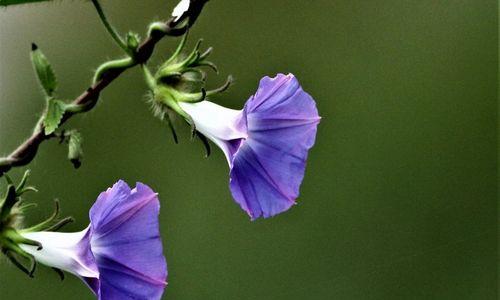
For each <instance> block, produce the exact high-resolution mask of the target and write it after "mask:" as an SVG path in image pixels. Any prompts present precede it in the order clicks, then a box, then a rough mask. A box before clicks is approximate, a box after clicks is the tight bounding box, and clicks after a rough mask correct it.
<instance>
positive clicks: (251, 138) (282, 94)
mask: <svg viewBox="0 0 500 300" xmlns="http://www.w3.org/2000/svg"><path fill="white" fill-rule="evenodd" d="M179 105H180V107H181V108H182V109H183V110H184V111H185V112H186V113H187V114H189V115H190V117H191V118H192V120H193V121H194V123H195V126H196V130H198V131H199V132H201V133H202V134H203V135H205V136H206V137H207V138H208V139H210V140H212V141H213V142H214V143H215V144H216V145H217V146H219V147H220V148H221V150H222V151H223V152H224V154H225V156H226V159H227V161H228V164H229V168H230V175H229V177H230V179H229V186H230V189H231V193H232V195H233V197H234V199H235V201H236V202H237V203H238V204H239V205H240V206H241V208H242V209H243V210H245V211H246V212H247V213H248V215H249V216H250V217H251V219H252V220H254V219H256V218H259V217H264V218H267V217H271V216H274V215H276V214H279V213H281V212H284V211H286V210H288V209H289V208H290V207H291V206H292V205H293V204H295V201H296V199H297V197H298V196H299V187H300V185H301V183H302V179H303V177H304V171H305V167H306V160H307V154H308V151H309V149H310V148H311V147H312V146H313V145H314V141H315V138H316V127H317V125H318V123H319V121H320V117H319V116H318V111H317V109H316V103H315V102H314V100H313V99H312V98H311V96H310V95H309V94H307V93H306V92H304V91H303V90H302V88H301V86H300V85H299V82H298V81H297V79H296V78H295V76H293V75H292V74H289V75H283V74H278V75H277V76H276V77H274V78H269V77H264V78H263V79H262V80H261V81H260V84H259V88H258V90H257V92H256V94H255V95H253V96H252V97H250V99H249V100H248V101H247V103H246V104H245V107H244V108H243V109H242V110H233V109H228V108H225V107H222V106H220V105H217V104H215V103H212V102H209V101H202V102H198V103H188V102H179Z"/></svg>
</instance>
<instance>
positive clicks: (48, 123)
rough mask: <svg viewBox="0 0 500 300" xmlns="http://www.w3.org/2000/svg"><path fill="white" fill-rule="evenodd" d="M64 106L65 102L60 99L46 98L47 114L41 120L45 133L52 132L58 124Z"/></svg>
mask: <svg viewBox="0 0 500 300" xmlns="http://www.w3.org/2000/svg"><path fill="white" fill-rule="evenodd" d="M65 108H66V103H64V102H62V101H61V100H56V99H48V102H47V114H46V115H45V119H44V120H43V125H44V126H45V135H49V134H52V133H53V132H54V131H55V130H56V129H57V127H59V124H60V123H61V119H62V117H63V115H64V111H65Z"/></svg>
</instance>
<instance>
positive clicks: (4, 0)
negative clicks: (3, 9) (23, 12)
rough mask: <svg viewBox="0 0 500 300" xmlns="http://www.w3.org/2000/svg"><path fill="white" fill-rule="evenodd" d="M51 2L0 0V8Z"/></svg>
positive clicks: (44, 0) (43, 0)
mask: <svg viewBox="0 0 500 300" xmlns="http://www.w3.org/2000/svg"><path fill="white" fill-rule="evenodd" d="M49 1H51V0H0V6H10V5H17V4H27V3H34V2H49Z"/></svg>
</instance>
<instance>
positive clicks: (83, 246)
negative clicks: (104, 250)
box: [20, 227, 99, 278]
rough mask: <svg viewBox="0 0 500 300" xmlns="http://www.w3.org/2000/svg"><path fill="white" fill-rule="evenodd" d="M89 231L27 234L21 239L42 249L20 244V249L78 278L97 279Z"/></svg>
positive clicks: (41, 261)
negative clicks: (38, 244)
mask: <svg viewBox="0 0 500 300" xmlns="http://www.w3.org/2000/svg"><path fill="white" fill-rule="evenodd" d="M89 230H90V227H87V228H86V229H85V230H83V231H80V232H74V233H60V232H29V233H23V234H21V235H22V236H23V237H25V238H27V239H30V240H34V241H38V242H40V243H41V244H42V245H43V249H41V250H38V249H37V247H35V246H29V245H24V244H21V245H20V247H21V248H22V249H23V250H24V251H26V252H27V253H29V254H31V255H33V256H34V257H35V260H36V261H38V262H40V263H42V264H44V265H47V266H50V267H53V268H57V269H60V270H64V271H67V272H70V273H72V274H75V275H77V276H80V277H89V278H99V271H98V269H97V265H96V264H95V262H94V257H93V255H92V252H91V251H90V247H89Z"/></svg>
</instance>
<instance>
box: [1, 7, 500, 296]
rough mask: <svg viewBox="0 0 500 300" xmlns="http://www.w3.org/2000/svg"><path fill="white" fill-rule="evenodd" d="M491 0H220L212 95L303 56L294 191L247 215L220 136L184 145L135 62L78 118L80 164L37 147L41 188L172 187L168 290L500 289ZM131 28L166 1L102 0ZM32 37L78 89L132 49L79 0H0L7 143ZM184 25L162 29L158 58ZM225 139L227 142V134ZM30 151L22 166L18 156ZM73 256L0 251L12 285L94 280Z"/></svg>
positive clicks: (27, 106)
mask: <svg viewBox="0 0 500 300" xmlns="http://www.w3.org/2000/svg"><path fill="white" fill-rule="evenodd" d="M497 4H498V2H496V1H478V0H468V1H467V0H463V1H436V0H425V1H401V0H385V1H361V0H358V1H352V0H335V1H331V0H324V1H319V0H316V1H279V0H274V1H270V0H260V1H228V0H226V1H224V0H212V1H210V2H209V3H208V4H207V6H206V9H205V11H204V12H203V14H202V16H201V17H200V19H199V21H198V22H197V24H196V26H195V28H194V30H192V34H191V39H190V45H193V43H194V41H195V39H197V38H200V37H203V38H204V39H205V46H208V45H212V46H214V47H215V52H214V54H213V60H214V61H215V62H216V63H217V64H218V65H219V67H220V69H221V70H222V74H221V75H219V76H215V75H214V74H211V75H210V77H209V83H210V85H211V86H217V85H219V84H220V83H222V82H223V80H224V78H225V77H224V76H226V75H228V74H233V75H234V76H235V77H236V79H237V82H236V85H234V86H233V87H232V88H231V89H230V90H229V91H228V92H227V93H225V94H223V95H222V96H220V97H219V98H217V99H216V100H217V101H218V102H219V103H222V104H224V105H226V106H229V107H233V108H240V107H242V105H243V103H244V101H245V100H246V99H247V98H248V97H249V96H250V95H251V94H253V93H254V91H255V90H256V87H257V84H258V81H259V79H260V78H261V77H262V76H264V75H274V74H275V73H277V72H292V73H294V74H295V75H296V76H297V77H298V78H299V80H300V81H301V83H302V85H303V87H304V89H305V90H306V91H308V92H309V93H310V94H311V95H313V97H314V98H315V99H316V101H317V104H318V108H319V111H320V114H321V115H322V117H323V119H322V122H321V124H320V126H319V131H318V137H317V142H316V146H315V147H314V148H313V149H312V151H311V152H310V158H309V162H308V169H307V172H306V176H305V180H304V182H303V185H302V188H301V197H300V199H299V205H297V206H295V207H294V208H293V209H291V210H290V211H289V212H287V213H285V214H282V215H280V216H278V217H275V218H272V219H268V220H258V221H256V222H250V221H249V219H248V217H247V216H246V214H245V213H244V212H242V211H241V210H240V209H239V207H238V206H237V205H236V204H235V203H234V202H233V200H232V198H231V195H230V193H229V189H228V186H227V181H228V175H227V173H228V168H227V165H226V162H225V160H224V157H223V155H222V153H221V152H220V151H218V150H216V151H214V154H213V156H211V157H210V158H209V159H203V148H202V146H201V144H200V143H199V142H196V143H192V142H190V141H189V134H188V130H187V129H186V128H185V127H182V128H183V130H181V143H180V145H175V144H174V143H173V141H172V138H171V136H170V134H169V130H168V128H167V127H166V125H165V124H162V123H161V122H160V121H159V120H157V119H155V118H153V116H152V114H151V113H150V108H149V106H148V105H147V104H145V101H144V94H145V89H146V87H145V84H144V82H143V80H142V77H141V73H140V72H139V70H138V69H134V70H131V71H128V72H127V73H126V74H125V75H124V76H122V77H120V78H119V80H117V81H115V82H114V83H113V84H112V85H111V86H110V87H109V88H108V89H107V90H106V91H105V92H104V93H103V96H102V101H100V103H99V105H98V107H96V109H95V110H93V111H92V112H91V113H88V114H86V115H82V116H78V117H76V118H74V119H73V120H72V121H71V122H70V123H69V124H68V125H67V126H66V128H73V127H75V128H78V129H80V130H81V132H82V133H83V135H84V138H85V144H84V150H85V158H84V162H83V166H82V167H81V169H79V170H77V171H75V170H73V169H72V166H71V164H70V163H69V162H67V161H66V159H65V157H66V148H65V147H63V146H60V145H58V144H57V142H56V141H50V142H48V143H45V144H43V146H42V147H41V149H40V152H39V155H38V156H37V158H36V159H35V161H34V162H33V163H32V164H31V165H30V168H31V169H32V171H33V176H32V182H33V184H35V185H36V186H37V187H38V188H39V189H40V192H39V193H38V194H36V195H31V196H30V198H29V199H30V200H33V201H34V202H37V203H39V209H38V210H34V211H33V212H32V213H31V215H30V216H29V217H28V218H27V220H26V221H27V223H30V222H35V221H37V220H40V219H41V218H42V217H44V216H45V215H47V214H49V212H50V210H51V209H52V199H53V198H59V199H61V202H62V205H63V213H64V214H65V215H72V216H74V217H75V218H76V219H77V222H76V223H75V224H72V225H71V226H70V227H68V228H67V230H75V231H76V230H80V229H82V228H83V227H84V226H86V224H87V222H88V216H87V214H88V209H89V208H90V206H91V205H92V203H93V201H94V200H95V199H96V196H97V195H98V193H99V192H101V191H103V190H104V189H106V188H107V187H108V186H110V185H112V184H113V183H114V182H115V181H116V180H117V179H119V178H123V179H125V180H126V181H128V182H129V183H130V184H133V183H134V182H135V181H142V182H144V183H147V184H148V185H150V186H151V187H153V188H154V189H155V190H156V191H158V192H159V193H160V197H161V200H162V211H161V226H162V234H163V240H164V244H165V254H166V256H167V260H168V264H169V287H168V288H167V291H166V294H165V297H164V298H165V299H496V297H497V285H498V277H497V263H498V259H497V237H498V235H497V222H496V221H497V218H498V213H497V183H498V177H497V154H498V150H497V125H498V121H497V86H498V77H497V68H498V48H497V47H498V32H497V31H498V24H497V18H498V8H497ZM103 5H104V8H105V9H106V11H107V12H108V14H109V16H110V18H111V20H112V21H113V23H114V24H115V25H116V26H117V27H118V28H119V29H120V30H121V31H122V32H125V31H126V30H128V29H133V30H136V31H138V32H141V33H144V31H145V28H146V26H147V24H148V23H149V22H150V21H152V20H161V19H165V18H167V16H168V15H169V13H170V11H171V9H172V7H173V6H174V5H175V3H174V2H173V1H165V0H141V1H138V0H137V1H134V0H130V1H123V0H108V1H103ZM31 42H37V43H38V44H39V46H40V47H41V48H42V50H43V51H44V52H45V54H46V55H47V56H48V57H49V58H50V60H51V61H52V62H53V66H54V68H55V70H56V72H57V73H58V75H59V81H60V86H61V88H60V93H59V94H60V95H61V96H63V97H66V98H73V97H75V96H76V95H78V94H79V93H80V92H81V91H83V90H84V89H85V88H86V87H87V86H88V83H89V82H90V78H91V76H92V70H93V69H94V68H96V67H97V66H98V64H99V63H101V62H103V61H105V60H106V59H109V58H113V57H116V56H117V55H120V50H119V49H117V47H115V45H114V44H113V43H112V42H111V40H110V39H109V38H108V36H107V35H106V32H105V31H104V29H103V27H102V26H101V24H100V22H99V20H98V18H97V15H96V13H95V11H94V10H93V7H92V5H91V4H90V3H89V2H86V1H56V3H54V4H33V5H28V6H23V7H14V8H9V9H2V10H0V153H2V154H7V153H9V152H10V151H11V150H13V149H14V148H15V147H16V146H17V145H18V144H19V143H20V142H21V141H22V140H23V138H25V137H26V136H28V135H29V134H30V131H31V128H32V126H33V125H34V123H35V122H36V120H37V117H38V116H39V114H40V112H41V110H42V109H43V103H44V102H43V99H42V96H41V92H40V90H39V88H38V86H37V83H36V80H35V77H34V76H33V72H32V69H31V65H30V61H29V49H30V43H31ZM177 42H178V40H174V39H165V40H164V41H163V42H162V43H161V44H160V45H159V47H158V48H157V51H156V55H155V56H154V59H153V61H152V65H155V64H158V63H159V62H160V61H161V60H162V59H164V58H166V57H168V54H169V53H171V51H172V50H173V48H174V47H175V45H176V44H177ZM214 150H215V149H214ZM21 171H22V170H16V171H15V172H12V173H13V174H14V175H15V176H19V174H20V173H21ZM92 298H93V297H92V295H91V293H90V292H89V291H88V290H87V288H86V287H85V286H84V285H83V284H81V283H80V282H79V280H78V279H76V278H75V277H72V276H67V279H66V281H65V282H60V281H59V280H58V277H57V275H56V274H55V273H53V272H52V271H51V270H50V269H48V268H44V267H41V268H40V269H39V270H38V271H37V273H36V279H34V280H32V279H29V278H27V277H26V276H25V275H23V274H22V273H21V272H19V271H18V270H17V269H16V268H14V267H13V266H11V265H10V264H9V263H8V262H7V261H6V260H5V259H4V258H2V260H1V261H0V299H2V300H3V299H5V300H7V299H92Z"/></svg>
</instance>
